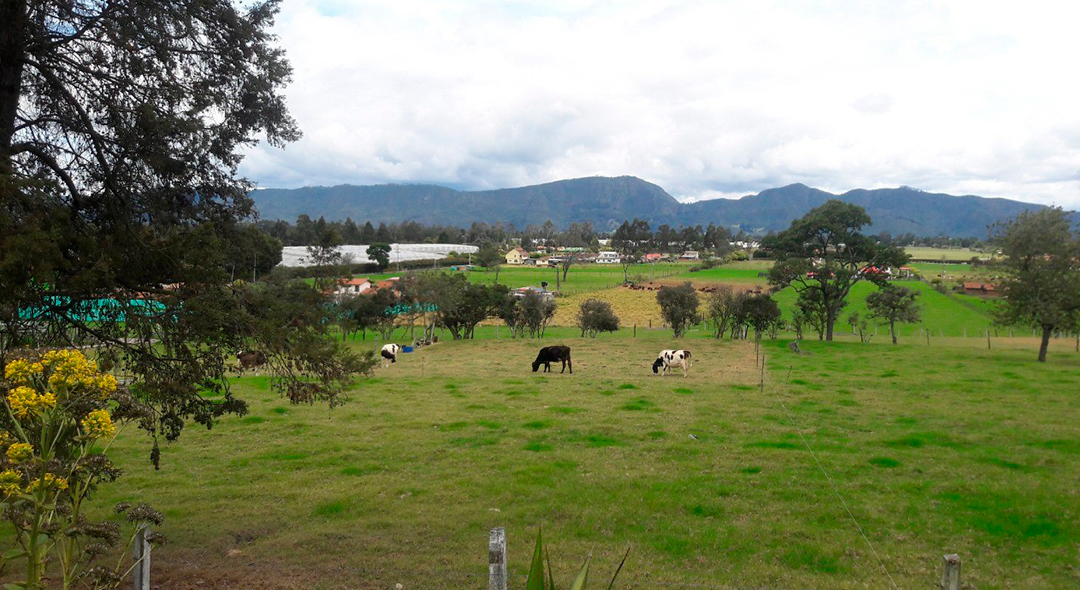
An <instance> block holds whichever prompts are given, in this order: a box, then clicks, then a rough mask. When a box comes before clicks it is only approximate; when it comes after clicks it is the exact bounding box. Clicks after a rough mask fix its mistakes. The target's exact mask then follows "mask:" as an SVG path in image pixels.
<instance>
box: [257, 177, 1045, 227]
mask: <svg viewBox="0 0 1080 590" xmlns="http://www.w3.org/2000/svg"><path fill="white" fill-rule="evenodd" d="M252 198H253V199H254V200H255V204H256V207H257V208H258V210H259V213H260V216H261V218H262V219H285V220H287V221H295V220H296V218H297V217H298V216H299V215H300V214H303V213H306V214H307V215H309V216H311V217H313V218H318V217H320V216H322V217H326V218H327V219H328V220H340V219H345V218H346V217H351V218H352V219H353V220H355V221H371V222H373V223H380V222H386V223H390V222H402V221H417V222H421V223H425V224H431V223H439V224H445V225H456V226H461V227H467V226H468V225H470V224H472V223H473V222H474V221H483V222H487V223H496V222H500V221H501V222H503V223H513V224H514V225H515V226H516V227H518V228H524V227H525V226H526V225H528V224H536V225H540V224H543V223H544V222H545V221H547V220H549V219H550V220H551V222H552V223H554V224H555V225H556V226H558V227H560V228H561V227H566V226H567V225H569V224H570V223H571V222H578V223H582V222H585V221H590V222H592V224H593V226H594V227H596V228H597V229H599V230H609V229H614V228H615V227H617V226H618V225H619V224H620V223H622V222H623V220H626V219H633V218H635V217H637V218H640V219H646V220H648V221H649V223H650V225H652V227H653V228H654V229H655V228H656V227H657V226H659V225H660V224H663V223H667V224H670V225H673V226H678V225H689V224H694V225H697V224H701V225H708V224H709V223H715V224H717V225H723V226H726V227H738V228H741V229H744V230H746V231H748V232H758V233H761V232H767V231H778V230H782V229H786V228H787V227H788V226H789V225H790V224H791V221H792V220H793V219H796V218H798V217H801V216H802V215H803V214H805V213H806V212H807V211H809V210H810V209H813V208H814V207H817V206H818V205H821V204H822V203H824V202H825V201H827V200H829V199H840V200H842V201H846V202H849V203H854V204H857V205H860V206H862V207H865V208H866V211H867V212H868V213H869V214H870V217H871V219H873V220H874V224H873V226H872V227H871V228H868V231H869V232H871V233H878V232H882V231H887V232H890V233H892V234H901V233H908V232H911V233H913V234H915V235H917V236H936V235H940V234H946V235H950V236H955V237H965V236H975V237H984V236H985V235H986V227H987V226H988V225H990V224H993V223H995V222H997V221H1000V220H1004V219H1008V218H1010V217H1013V216H1015V215H1016V214H1017V213H1019V212H1021V211H1025V210H1029V209H1038V208H1041V207H1042V206H1041V205H1034V204H1031V203H1021V202H1019V201H1012V200H1009V199H990V198H984V197H977V196H971V195H966V196H959V197H958V196H952V195H946V194H940V193H927V192H923V191H920V190H916V189H912V188H907V187H902V188H894V189H875V190H863V189H856V190H852V191H848V192H846V193H843V194H840V195H834V194H832V193H829V192H826V191H823V190H818V189H815V188H811V187H808V186H805V185H802V184H792V185H789V186H785V187H780V188H772V189H767V190H764V191H761V192H760V193H758V194H756V195H748V196H745V197H742V198H741V199H714V200H709V201H699V202H696V203H680V202H679V201H678V200H676V199H675V198H674V197H672V196H671V195H669V194H668V193H667V192H666V191H664V189H662V188H660V187H659V186H657V185H655V184H652V183H649V182H646V181H644V180H641V179H639V178H635V177H633V176H620V177H618V178H607V177H592V178H577V179H573V180H560V181H557V182H550V183H547V184H540V185H535V186H526V187H521V188H508V189H499V190H490V191H458V190H454V189H450V188H446V187H442V186H436V185H424V184H389V185H375V186H352V185H340V186H333V187H305V188H299V189H262V190H257V191H255V192H253V193H252Z"/></svg>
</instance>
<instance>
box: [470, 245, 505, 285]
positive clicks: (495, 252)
mask: <svg viewBox="0 0 1080 590" xmlns="http://www.w3.org/2000/svg"><path fill="white" fill-rule="evenodd" d="M504 260H506V258H505V257H504V256H503V255H502V254H500V253H499V249H498V248H496V247H495V246H494V245H492V244H487V245H484V246H482V247H481V248H480V250H479V251H478V252H477V253H476V263H477V264H479V265H480V266H482V267H484V268H487V269H490V270H494V271H495V283H496V284H498V282H499V270H501V269H502V262H503V261H504Z"/></svg>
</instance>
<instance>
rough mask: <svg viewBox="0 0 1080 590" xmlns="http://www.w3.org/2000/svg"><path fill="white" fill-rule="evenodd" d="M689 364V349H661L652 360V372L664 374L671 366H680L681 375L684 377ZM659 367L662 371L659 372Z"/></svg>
mask: <svg viewBox="0 0 1080 590" xmlns="http://www.w3.org/2000/svg"><path fill="white" fill-rule="evenodd" d="M690 364H691V362H690V351H689V350H661V351H660V355H659V356H657V357H656V360H655V361H653V364H652V372H653V373H660V374H661V375H666V374H667V372H668V371H669V370H671V368H672V367H675V366H678V367H682V374H683V377H686V372H687V371H688V370H689V369H690ZM661 369H663V373H661V372H660V370H661Z"/></svg>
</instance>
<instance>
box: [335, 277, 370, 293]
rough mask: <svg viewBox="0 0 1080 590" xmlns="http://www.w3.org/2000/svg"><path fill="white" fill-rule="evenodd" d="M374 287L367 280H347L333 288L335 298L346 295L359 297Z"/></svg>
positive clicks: (339, 282)
mask: <svg viewBox="0 0 1080 590" xmlns="http://www.w3.org/2000/svg"><path fill="white" fill-rule="evenodd" d="M373 288H374V287H372V285H371V281H369V280H367V279H349V280H347V281H338V284H337V286H335V287H334V296H335V297H344V296H346V295H361V294H363V293H367V292H368V291H371V290H372V289H373Z"/></svg>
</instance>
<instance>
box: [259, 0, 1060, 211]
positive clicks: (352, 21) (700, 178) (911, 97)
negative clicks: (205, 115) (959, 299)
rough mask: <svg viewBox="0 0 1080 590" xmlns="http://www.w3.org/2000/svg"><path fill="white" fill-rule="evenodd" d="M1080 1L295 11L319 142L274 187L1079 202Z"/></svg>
mask: <svg viewBox="0 0 1080 590" xmlns="http://www.w3.org/2000/svg"><path fill="white" fill-rule="evenodd" d="M1078 12H1080V7H1073V6H1072V5H1070V4H1068V3H1052V2H1027V3H1023V4H1022V5H1021V4H1018V3H1015V2H1004V3H994V2H979V1H965V2H911V3H900V2H891V1H882V2H834V3H827V4H823V3H791V2H779V1H777V2H768V1H762V0H752V1H745V2H714V1H708V0H700V1H698V0H687V1H681V2H678V1H669V2H659V1H644V0H641V1H636V2H615V1H596V2H570V1H568V0H565V1H557V2H551V1H540V0H536V1H523V2H522V1H519V2H510V1H506V2H498V1H494V0H485V1H476V0H462V1H459V2H437V1H433V0H431V1H410V0H395V1H387V2H382V1H370V2H346V1H343V0H338V1H332V2H331V1H321V2H320V1H316V0H290V2H286V3H285V4H284V12H283V13H282V15H281V17H280V18H279V21H278V26H277V29H276V30H277V32H278V33H279V35H280V38H281V43H282V45H283V46H284V47H285V48H286V50H287V52H288V54H289V57H290V59H291V61H292V63H293V66H294V70H295V76H294V82H293V84H291V85H290V86H289V88H288V90H287V95H288V100H289V105H290V108H291V109H292V112H293V114H294V116H295V117H296V119H297V120H298V122H299V123H300V126H301V128H302V129H303V131H304V133H305V137H304V138H303V139H302V140H300V141H299V142H297V143H295V144H292V145H290V146H288V148H287V149H285V150H284V151H281V150H275V149H273V148H269V147H262V146H261V147H259V148H256V149H255V150H253V151H252V152H251V154H250V155H249V157H248V159H247V160H246V161H245V162H244V164H243V166H242V168H241V172H242V173H244V174H245V175H247V176H249V177H250V178H252V179H253V180H255V181H257V182H258V183H259V184H260V185H261V186H265V187H269V186H285V187H295V186H303V185H310V184H323V185H326V184H338V183H344V182H349V183H354V184H367V183H382V182H433V183H439V184H445V185H450V186H454V187H459V188H494V187H506V186H521V185H525V184H533V183H540V182H548V181H552V180H557V179H562V178H571V177H578V176H589V175H598V174H599V175H612V176H614V175H621V174H632V175H635V176H639V177H641V178H644V179H646V180H649V181H651V182H655V183H657V184H659V185H660V186H663V187H664V188H665V189H667V190H668V191H669V192H671V193H672V194H673V195H675V196H677V197H680V198H687V199H699V198H709V197H714V196H734V195H743V194H747V193H751V192H757V191H759V190H761V189H764V188H768V187H772V186H778V185H783V184H787V183H791V182H803V183H805V184H808V185H811V186H816V187H819V188H823V189H826V190H832V191H843V190H847V189H850V188H855V187H863V188H875V187H881V186H898V185H911V186H916V187H919V188H922V189H925V190H930V191H941V192H952V193H975V194H982V195H986V196H1002V197H1009V198H1016V199H1022V200H1028V201H1035V202H1042V203H1057V204H1061V205H1065V206H1069V207H1080V190H1078V189H1080V112H1078V111H1077V110H1076V109H1075V105H1076V104H1077V103H1078V102H1080V81H1078V80H1077V79H1076V78H1075V76H1073V75H1072V69H1073V67H1072V63H1071V62H1072V60H1073V57H1074V56H1075V55H1078V54H1080V36H1076V35H1075V34H1074V32H1073V31H1072V25H1071V23H1074V22H1076V19H1077V17H1078V16H1080V14H1077V13H1078Z"/></svg>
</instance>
